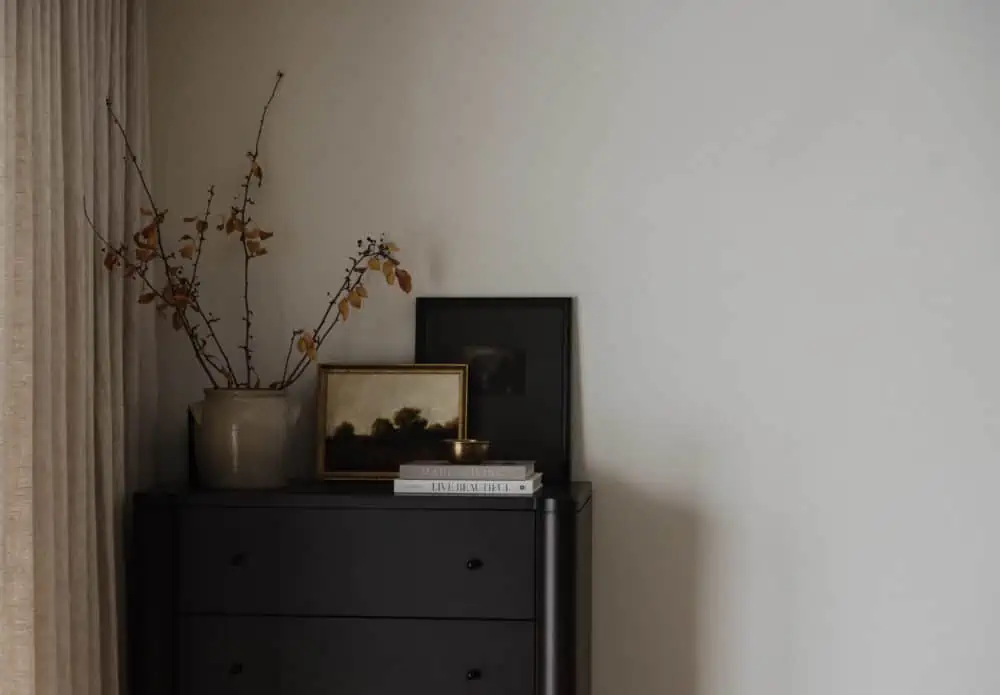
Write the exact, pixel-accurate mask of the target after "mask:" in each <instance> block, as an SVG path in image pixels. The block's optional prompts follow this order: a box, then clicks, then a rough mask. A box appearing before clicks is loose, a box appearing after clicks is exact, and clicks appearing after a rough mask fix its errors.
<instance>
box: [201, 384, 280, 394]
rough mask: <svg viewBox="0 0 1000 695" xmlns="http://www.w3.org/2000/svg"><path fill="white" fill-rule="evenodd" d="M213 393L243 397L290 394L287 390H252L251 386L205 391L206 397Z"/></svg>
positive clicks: (208, 389) (221, 387) (225, 387)
mask: <svg viewBox="0 0 1000 695" xmlns="http://www.w3.org/2000/svg"><path fill="white" fill-rule="evenodd" d="M212 393H224V394H227V395H243V396H285V395H288V392H287V391H286V390H285V389H268V388H263V387H261V388H250V387H249V386H239V387H228V386H220V387H219V388H213V387H208V388H206V389H205V395H206V396H208V395H209V394H212Z"/></svg>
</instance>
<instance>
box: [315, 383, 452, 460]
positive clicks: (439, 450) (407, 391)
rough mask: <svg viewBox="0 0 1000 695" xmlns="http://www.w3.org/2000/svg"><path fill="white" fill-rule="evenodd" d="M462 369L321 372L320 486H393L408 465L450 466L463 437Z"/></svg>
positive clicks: (319, 390) (319, 405)
mask: <svg viewBox="0 0 1000 695" xmlns="http://www.w3.org/2000/svg"><path fill="white" fill-rule="evenodd" d="M468 381H469V368H468V366H467V365H464V364H406V365H347V364H345V365H337V364H321V365H320V366H319V378H318V379H317V382H318V384H317V408H316V410H317V414H318V420H319V421H318V427H317V432H318V439H319V441H318V444H317V451H318V455H317V461H316V466H317V472H318V475H319V477H320V478H324V479H338V478H393V477H396V476H397V475H398V474H399V466H400V465H401V464H403V463H406V462H408V461H428V460H440V459H444V458H446V446H447V444H446V442H447V440H449V439H455V438H463V437H465V432H466V420H467V413H466V395H467V392H468Z"/></svg>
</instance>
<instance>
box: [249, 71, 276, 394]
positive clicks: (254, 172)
mask: <svg viewBox="0 0 1000 695" xmlns="http://www.w3.org/2000/svg"><path fill="white" fill-rule="evenodd" d="M284 76H285V74H284V73H283V72H281V71H280V70H279V71H278V74H277V75H276V76H275V79H274V87H272V88H271V96H270V97H268V99H267V103H266V104H264V110H263V112H262V113H261V114H260V123H259V124H258V126H257V139H256V140H254V144H253V150H252V151H251V152H248V153H247V155H248V156H249V158H250V168H249V171H247V175H246V177H244V180H243V202H242V203H241V204H240V207H239V221H240V242H241V243H242V244H243V324H244V332H243V346H242V347H243V356H244V359H245V362H246V370H247V386H249V385H250V376H251V374H252V373H255V372H254V368H253V347H252V344H251V341H252V340H253V335H251V333H250V326H251V323H252V322H253V312H252V311H251V310H250V259H251V258H253V256H254V254H253V253H252V252H251V250H250V244H249V239H248V238H247V230H248V228H249V227H248V225H249V224H250V219H249V218H248V217H247V205H248V204H249V203H250V184H251V183H252V182H253V179H254V177H256V178H257V188H258V189H260V185H261V184H262V183H263V181H264V170H263V169H262V168H261V166H260V164H259V163H258V162H257V158H258V157H259V156H260V139H261V136H263V134H264V122H265V121H266V120H267V112H268V110H269V109H270V108H271V102H273V101H274V97H275V95H277V93H278V85H280V84H281V80H282V78H284ZM257 380H258V381H260V377H259V376H258V377H257Z"/></svg>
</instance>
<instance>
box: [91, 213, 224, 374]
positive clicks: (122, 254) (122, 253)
mask: <svg viewBox="0 0 1000 695" xmlns="http://www.w3.org/2000/svg"><path fill="white" fill-rule="evenodd" d="M83 216H84V218H86V220H87V224H88V225H89V226H90V229H91V231H93V233H94V236H96V237H97V239H98V240H99V241H100V242H101V243H102V244H104V247H105V248H106V249H107V251H108V252H109V253H113V254H114V255H115V256H116V257H117V258H118V259H119V260H121V262H122V263H123V264H129V263H130V261H129V259H128V256H127V255H126V251H127V247H126V246H125V245H123V246H122V248H115V246H114V245H113V244H111V242H109V241H108V240H107V239H106V238H105V237H104V236H103V235H102V234H101V233H100V232H99V231H98V230H97V225H95V224H94V220H93V218H91V216H90V213H89V212H88V211H87V202H86V201H84V203H83ZM136 275H137V276H138V277H139V278H140V279H141V280H142V282H143V284H145V285H146V288H147V289H148V290H149V291H150V292H151V293H152V294H153V295H154V296H155V297H156V298H157V299H159V300H160V301H161V302H163V303H164V304H165V305H167V306H171V307H174V311H177V312H178V314H179V316H180V317H181V320H182V321H183V322H184V328H185V333H186V334H187V336H188V339H189V340H190V341H191V347H192V348H193V349H194V356H195V358H196V359H197V360H198V364H199V365H201V368H202V370H204V372H205V374H206V375H207V376H208V379H209V381H211V382H212V386H213V387H215V388H218V387H219V382H217V381H216V380H215V375H214V374H213V373H212V371H211V370H210V369H209V365H208V363H206V361H205V358H204V353H203V351H202V350H201V348H200V347H199V345H198V343H197V341H196V340H195V336H194V332H193V331H192V330H191V326H190V324H189V323H188V321H187V318H186V317H185V316H184V312H183V310H180V309H178V307H176V306H175V303H174V301H173V298H172V297H170V298H167V297H166V296H164V294H163V292H161V291H160V290H159V289H157V288H156V286H155V285H154V284H153V283H151V282H150V281H149V278H148V277H147V276H146V270H145V269H143V270H140V271H139V272H137V273H136ZM220 373H221V370H220Z"/></svg>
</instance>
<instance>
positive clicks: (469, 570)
mask: <svg viewBox="0 0 1000 695" xmlns="http://www.w3.org/2000/svg"><path fill="white" fill-rule="evenodd" d="M180 528H181V539H180V541H181V542H180V549H181V551H180V552H181V558H180V562H181V571H180V576H181V586H180V596H181V600H180V605H181V609H182V610H183V611H185V612H189V613H236V614H240V613H242V614H280V615H303V616H372V617H395V618H407V617H415V618H459V617H461V618H508V619H522V620H530V619H532V618H533V616H534V602H535V588H534V587H535V582H534V576H535V544H534V538H535V534H534V515H533V514H530V513H524V512H503V511H496V512H494V511H452V510H448V511H427V510H363V509H349V510H344V509H335V510H332V509H295V510H287V509H286V510H281V512H280V513H276V510H273V509H252V508H251V509H224V510H222V509H191V510H186V511H184V512H183V513H182V514H181V527H180Z"/></svg>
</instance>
